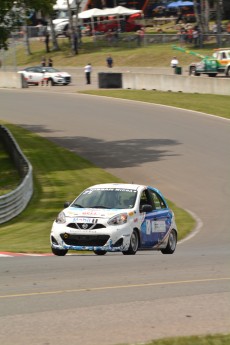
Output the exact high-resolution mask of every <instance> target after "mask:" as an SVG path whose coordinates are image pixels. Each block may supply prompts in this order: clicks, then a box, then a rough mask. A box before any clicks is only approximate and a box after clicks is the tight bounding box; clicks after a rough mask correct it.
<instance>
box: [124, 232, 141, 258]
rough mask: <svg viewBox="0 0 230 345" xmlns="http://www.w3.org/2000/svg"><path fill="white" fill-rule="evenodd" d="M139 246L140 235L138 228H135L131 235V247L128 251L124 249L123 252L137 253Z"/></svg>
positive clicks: (126, 253) (125, 253) (128, 253)
mask: <svg viewBox="0 0 230 345" xmlns="http://www.w3.org/2000/svg"><path fill="white" fill-rule="evenodd" d="M138 247H139V237H138V233H137V230H133V232H132V234H131V237H130V244H129V249H128V250H126V251H123V252H122V253H123V254H124V255H135V254H136V252H137V250H138Z"/></svg>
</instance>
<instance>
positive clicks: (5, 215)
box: [0, 126, 33, 224]
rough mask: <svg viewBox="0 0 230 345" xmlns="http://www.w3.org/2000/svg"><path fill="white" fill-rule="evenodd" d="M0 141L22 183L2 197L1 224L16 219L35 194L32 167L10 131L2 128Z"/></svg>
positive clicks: (0, 203)
mask: <svg viewBox="0 0 230 345" xmlns="http://www.w3.org/2000/svg"><path fill="white" fill-rule="evenodd" d="M0 140H1V142H2V144H3V146H4V148H5V150H6V151H7V152H8V154H9V155H10V157H11V159H12V161H13V163H14V165H15V167H16V168H17V170H18V172H19V176H20V178H21V183H20V184H19V186H18V187H17V188H16V189H15V190H13V191H12V192H10V193H8V194H5V195H2V196H0V224H2V223H5V222H7V221H8V220H10V219H12V218H14V217H16V216H17V215H18V214H20V213H21V212H22V211H23V210H24V209H25V208H26V206H27V204H28V202H29V201H30V199H31V197H32V194H33V174H32V166H31V164H30V162H29V161H28V160H27V159H26V157H25V156H24V154H23V153H22V151H21V149H20V147H19V146H18V144H17V143H16V141H15V139H14V138H13V136H12V134H11V133H10V131H9V130H8V129H7V128H5V127H4V126H0Z"/></svg>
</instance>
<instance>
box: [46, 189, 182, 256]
mask: <svg viewBox="0 0 230 345" xmlns="http://www.w3.org/2000/svg"><path fill="white" fill-rule="evenodd" d="M50 242H51V249H52V252H53V254H55V255H58V256H63V255H65V254H66V253H67V252H68V250H76V251H81V250H89V251H93V252H94V253H95V254H97V255H104V254H106V252H116V251H120V252H122V253H123V254H125V255H126V254H131V255H132V254H136V252H137V250H142V249H143V250H144V249H149V250H160V251H161V252H162V253H163V254H172V253H173V252H174V251H175V249H176V244H177V227H176V223H175V219H174V214H173V211H172V210H170V209H169V207H168V205H167V202H166V200H165V199H164V197H163V195H162V194H161V193H160V191H159V190H157V189H156V188H153V187H147V186H143V185H137V184H118V183H106V184H99V185H95V186H92V187H89V188H87V189H86V190H84V191H83V192H82V193H81V194H80V195H79V196H78V197H77V198H76V199H75V200H74V201H73V202H72V203H69V202H68V203H66V204H65V208H64V210H63V211H61V212H60V213H59V214H58V216H57V218H56V219H55V221H54V222H53V226H52V229H51V234H50Z"/></svg>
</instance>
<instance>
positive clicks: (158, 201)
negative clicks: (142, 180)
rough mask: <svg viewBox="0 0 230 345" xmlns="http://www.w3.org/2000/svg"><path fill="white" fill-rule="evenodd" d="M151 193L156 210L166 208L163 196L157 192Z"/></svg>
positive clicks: (150, 191) (151, 191)
mask: <svg viewBox="0 0 230 345" xmlns="http://www.w3.org/2000/svg"><path fill="white" fill-rule="evenodd" d="M149 193H150V195H151V198H152V200H153V203H154V205H155V209H156V210H160V209H164V208H166V205H165V202H164V200H163V199H162V198H161V196H160V195H159V194H158V193H157V192H155V191H153V190H151V189H150V190H149Z"/></svg>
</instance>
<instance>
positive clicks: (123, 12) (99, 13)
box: [78, 6, 142, 19]
mask: <svg viewBox="0 0 230 345" xmlns="http://www.w3.org/2000/svg"><path fill="white" fill-rule="evenodd" d="M134 13H142V11H141V10H131V9H130V8H126V7H123V6H117V7H114V8H105V9H103V10H100V9H98V8H92V9H91V10H87V11H83V12H81V13H79V15H78V18H81V19H86V18H92V17H107V16H129V15H131V14H134Z"/></svg>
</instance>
